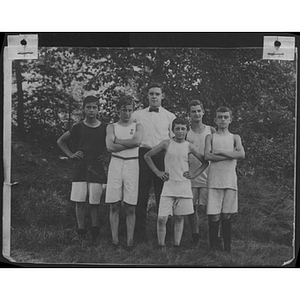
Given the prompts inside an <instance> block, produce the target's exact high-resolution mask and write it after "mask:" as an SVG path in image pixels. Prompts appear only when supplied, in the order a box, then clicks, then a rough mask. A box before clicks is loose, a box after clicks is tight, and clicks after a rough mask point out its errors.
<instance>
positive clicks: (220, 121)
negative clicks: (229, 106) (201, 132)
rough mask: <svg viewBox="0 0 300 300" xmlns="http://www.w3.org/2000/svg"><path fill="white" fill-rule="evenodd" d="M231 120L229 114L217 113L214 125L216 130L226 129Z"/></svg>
mask: <svg viewBox="0 0 300 300" xmlns="http://www.w3.org/2000/svg"><path fill="white" fill-rule="evenodd" d="M231 121H232V119H231V117H230V113H229V112H228V111H226V112H217V114H216V118H215V123H216V124H217V126H218V128H220V129H224V128H228V126H229V124H230V123H231Z"/></svg>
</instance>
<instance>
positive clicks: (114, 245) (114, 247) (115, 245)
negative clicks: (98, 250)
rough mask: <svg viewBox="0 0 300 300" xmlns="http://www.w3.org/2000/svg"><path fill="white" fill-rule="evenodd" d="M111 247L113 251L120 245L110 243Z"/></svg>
mask: <svg viewBox="0 0 300 300" xmlns="http://www.w3.org/2000/svg"><path fill="white" fill-rule="evenodd" d="M111 246H112V247H113V249H114V250H118V249H119V248H120V245H119V244H115V243H111Z"/></svg>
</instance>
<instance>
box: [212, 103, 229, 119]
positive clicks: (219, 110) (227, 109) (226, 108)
mask: <svg viewBox="0 0 300 300" xmlns="http://www.w3.org/2000/svg"><path fill="white" fill-rule="evenodd" d="M218 112H222V113H224V112H229V114H230V118H231V119H232V117H233V116H232V110H231V109H230V108H229V107H227V106H220V107H219V108H218V109H217V110H216V114H215V117H216V116H217V113H218Z"/></svg>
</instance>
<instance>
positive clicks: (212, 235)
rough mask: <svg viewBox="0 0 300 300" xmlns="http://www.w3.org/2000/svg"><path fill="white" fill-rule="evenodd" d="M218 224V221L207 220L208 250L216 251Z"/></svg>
mask: <svg viewBox="0 0 300 300" xmlns="http://www.w3.org/2000/svg"><path fill="white" fill-rule="evenodd" d="M219 223H220V220H218V221H212V220H210V219H209V221H208V228H209V245H210V249H212V250H216V249H217V248H218V247H217V239H218V230H219Z"/></svg>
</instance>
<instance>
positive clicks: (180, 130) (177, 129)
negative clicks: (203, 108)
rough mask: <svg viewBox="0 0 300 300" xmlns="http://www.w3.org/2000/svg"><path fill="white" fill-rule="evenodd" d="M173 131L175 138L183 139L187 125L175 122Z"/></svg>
mask: <svg viewBox="0 0 300 300" xmlns="http://www.w3.org/2000/svg"><path fill="white" fill-rule="evenodd" d="M173 132H174V134H175V138H176V139H177V140H184V139H185V136H186V133H187V126H186V125H184V124H175V125H174V128H173Z"/></svg>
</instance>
